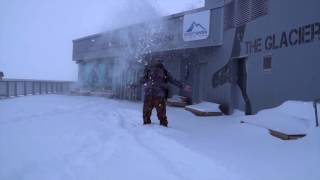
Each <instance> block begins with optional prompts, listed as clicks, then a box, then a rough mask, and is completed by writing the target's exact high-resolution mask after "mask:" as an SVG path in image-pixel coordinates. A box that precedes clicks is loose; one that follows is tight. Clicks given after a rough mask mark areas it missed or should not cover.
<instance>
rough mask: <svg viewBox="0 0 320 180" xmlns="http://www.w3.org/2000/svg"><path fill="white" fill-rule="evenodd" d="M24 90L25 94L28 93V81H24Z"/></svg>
mask: <svg viewBox="0 0 320 180" xmlns="http://www.w3.org/2000/svg"><path fill="white" fill-rule="evenodd" d="M23 90H24V95H25V96H26V95H27V81H24V82H23Z"/></svg>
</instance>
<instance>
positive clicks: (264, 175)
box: [0, 95, 320, 180]
mask: <svg viewBox="0 0 320 180" xmlns="http://www.w3.org/2000/svg"><path fill="white" fill-rule="evenodd" d="M141 109H142V104H141V103H132V102H127V101H115V100H109V99H105V98H98V97H75V96H58V95H46V96H28V97H20V98H15V99H6V100H1V101H0V147H1V148H0V167H1V168H0V179H1V180H16V179H17V180H18V179H19V180H35V179H41V180H51V179H52V180H60V179H61V180H92V179H94V180H100V179H112V180H131V179H139V180H150V179H152V180H157V179H159V180H163V179H165V180H180V179H181V180H185V179H190V180H193V179H194V180H205V179H210V180H214V179H217V180H232V179H237V180H238V179H248V180H249V179H252V180H255V179H259V180H270V179H272V180H283V179H290V180H301V179H308V180H319V179H320V172H319V162H320V131H319V129H318V128H310V129H309V131H308V132H309V133H308V135H307V136H306V138H303V139H301V140H297V141H281V140H279V139H276V138H274V137H272V136H270V135H269V134H268V132H267V131H266V130H265V129H263V128H257V127H255V126H251V125H246V124H240V123H239V122H240V120H244V119H246V117H245V116H242V115H236V116H222V117H197V116H194V115H192V114H190V113H188V112H186V111H185V110H183V109H180V108H170V107H168V117H169V128H163V127H160V126H158V121H157V120H156V117H155V115H154V116H153V119H152V121H153V124H152V125H151V126H142V125H141V122H142V112H141ZM280 109H281V108H280ZM289 109H290V108H289ZM289 109H287V110H288V111H290V112H289V113H290V114H291V113H293V114H292V116H294V114H297V115H298V116H299V117H301V116H300V115H299V114H300V113H299V110H300V109H298V110H297V109H294V110H295V111H294V112H291V110H289ZM301 112H302V111H301ZM305 113H306V114H304V117H309V114H307V111H306V112H305ZM153 114H155V113H153ZM311 116H312V115H310V117H311Z"/></svg>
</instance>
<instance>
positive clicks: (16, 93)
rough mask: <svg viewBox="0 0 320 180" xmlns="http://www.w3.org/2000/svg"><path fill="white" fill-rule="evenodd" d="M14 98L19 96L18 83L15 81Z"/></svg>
mask: <svg viewBox="0 0 320 180" xmlns="http://www.w3.org/2000/svg"><path fill="white" fill-rule="evenodd" d="M14 96H16V97H17V96H18V82H17V81H14Z"/></svg>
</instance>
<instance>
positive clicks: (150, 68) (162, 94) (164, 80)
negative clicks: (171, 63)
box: [131, 60, 191, 127]
mask: <svg viewBox="0 0 320 180" xmlns="http://www.w3.org/2000/svg"><path fill="white" fill-rule="evenodd" d="M168 83H171V84H173V85H175V86H177V87H179V88H181V89H184V90H185V91H191V86H189V85H184V84H183V83H181V82H180V81H178V80H176V79H175V78H173V77H172V76H171V74H170V73H169V72H168V71H167V70H166V68H165V67H164V65H163V64H162V63H161V61H160V60H156V61H155V62H152V63H151V64H149V65H147V66H146V67H145V69H144V74H143V77H142V78H141V79H140V80H139V83H136V84H134V85H132V86H131V88H135V87H136V86H137V85H143V87H144V95H145V96H144V103H143V124H144V125H147V124H151V119H150V117H151V113H152V109H153V108H156V110H157V116H158V119H159V120H160V125H162V126H165V127H167V126H168V120H167V115H166V99H167V97H168V94H169V87H168Z"/></svg>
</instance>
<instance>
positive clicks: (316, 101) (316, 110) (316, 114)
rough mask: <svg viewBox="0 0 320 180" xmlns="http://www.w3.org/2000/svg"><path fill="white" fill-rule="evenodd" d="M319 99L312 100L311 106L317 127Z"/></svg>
mask: <svg viewBox="0 0 320 180" xmlns="http://www.w3.org/2000/svg"><path fill="white" fill-rule="evenodd" d="M319 100H320V99H317V100H315V101H314V102H313V107H314V112H315V117H316V127H319V119H318V106H317V104H318V101H319Z"/></svg>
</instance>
